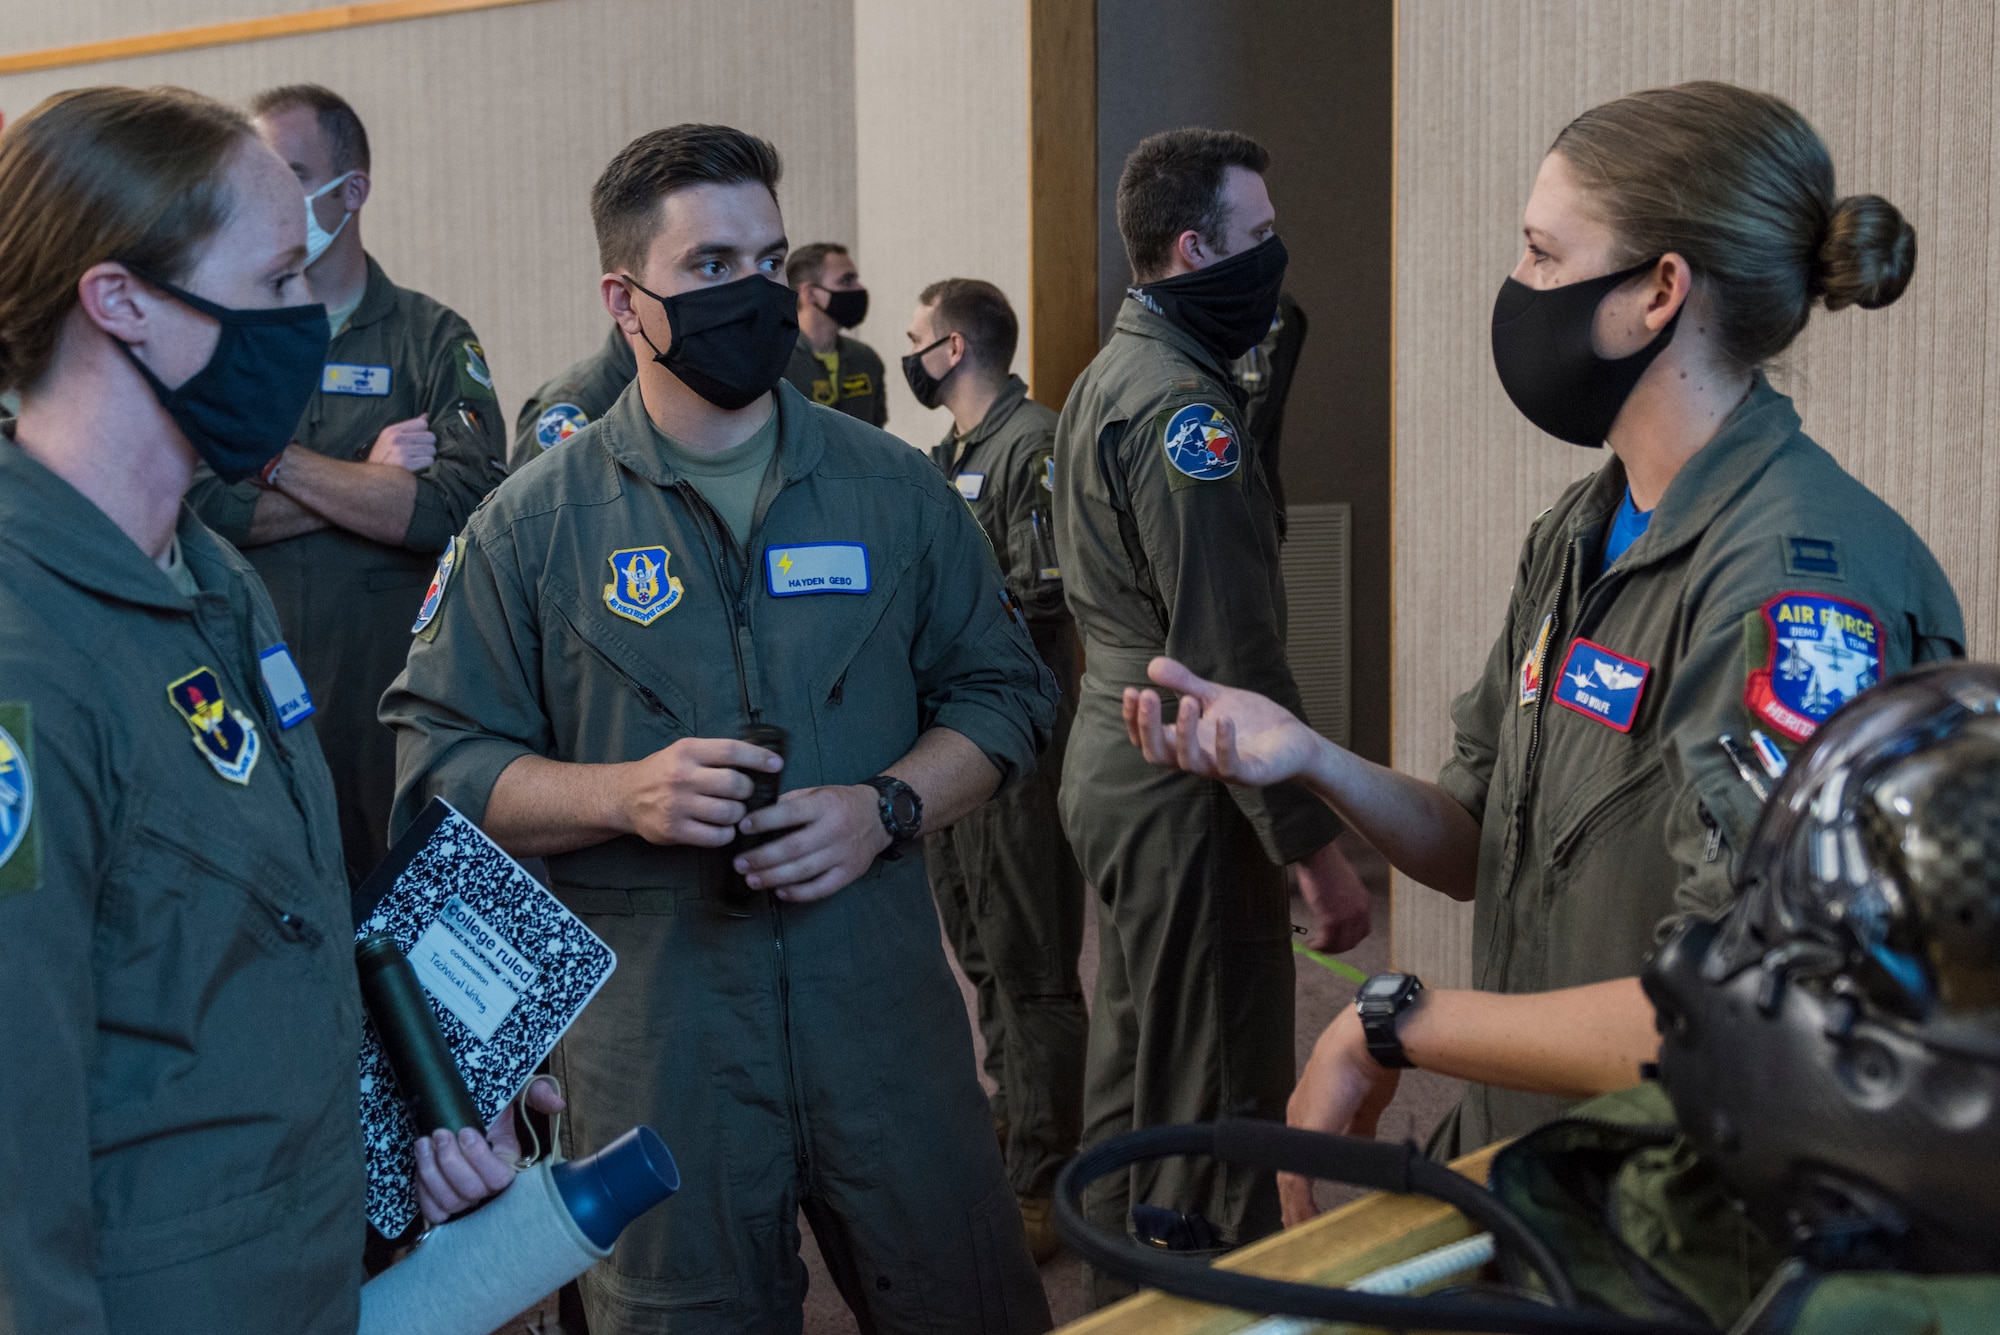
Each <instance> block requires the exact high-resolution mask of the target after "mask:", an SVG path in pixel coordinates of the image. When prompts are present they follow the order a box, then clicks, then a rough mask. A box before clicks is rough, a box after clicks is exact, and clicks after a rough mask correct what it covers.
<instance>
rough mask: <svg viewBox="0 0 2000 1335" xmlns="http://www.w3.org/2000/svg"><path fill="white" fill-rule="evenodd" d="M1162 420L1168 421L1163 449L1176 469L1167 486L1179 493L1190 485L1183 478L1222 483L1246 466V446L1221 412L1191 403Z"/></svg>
mask: <svg viewBox="0 0 2000 1335" xmlns="http://www.w3.org/2000/svg"><path fill="white" fill-rule="evenodd" d="M1161 416H1162V417H1163V418H1165V419H1166V420H1165V421H1164V422H1162V423H1161V426H1160V447H1161V448H1162V449H1163V450H1165V451H1166V455H1167V462H1168V463H1169V464H1171V465H1172V466H1173V472H1172V473H1169V474H1168V475H1167V482H1168V484H1169V485H1170V486H1172V487H1173V488H1175V489H1176V490H1178V489H1180V488H1181V487H1183V486H1186V485H1188V484H1187V483H1186V482H1183V481H1182V479H1183V478H1190V479H1193V480H1194V481H1196V482H1220V481H1222V479H1224V478H1226V477H1229V476H1231V475H1233V474H1234V473H1235V472H1236V468H1237V465H1239V464H1241V463H1242V462H1243V446H1242V444H1241V442H1239V441H1238V440H1237V439H1236V428H1235V427H1234V426H1232V425H1230V422H1229V419H1228V418H1227V417H1225V416H1223V414H1222V410H1221V409H1220V408H1212V407H1210V406H1209V405H1208V404H1206V403H1190V404H1188V405H1187V406H1186V407H1185V408H1177V409H1175V410H1174V411H1173V412H1171V413H1162V414H1161ZM1175 474H1179V476H1178V477H1176V476H1175Z"/></svg>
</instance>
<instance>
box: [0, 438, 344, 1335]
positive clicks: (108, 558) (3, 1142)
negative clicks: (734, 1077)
mask: <svg viewBox="0 0 2000 1335" xmlns="http://www.w3.org/2000/svg"><path fill="white" fill-rule="evenodd" d="M179 539H180V545H181V551H182V559H183V560H184V561H185V563H186V566H187V569H188V571H189V573H190V574H191V575H192V576H193V578H194V580H195V582H196V583H197V584H198V585H199V586H200V590H201V591H200V593H199V594H198V595H197V596H195V597H193V598H189V597H186V596H184V595H183V594H182V593H181V592H180V591H179V590H178V589H177V588H176V587H175V586H174V584H173V583H172V582H171V581H170V580H169V579H168V577H167V576H166V575H165V574H164V573H162V571H161V570H160V568H159V567H158V566H157V565H155V564H154V563H153V562H152V561H151V560H150V559H148V558H147V557H146V555H145V554H144V553H142V552H141V551H140V550H139V549H138V547H136V546H135V545H133V542H132V540H131V539H130V538H128V537H126V536H125V534H124V533H123V532H121V531H120V530H119V529H118V528H117V526H116V525H114V524H113V523H112V522H111V520H110V519H109V518H108V517H107V516H106V515H105V514H104V512H103V511H101V510H99V509H98V508H97V507H96V506H95V505H92V504H91V503H90V502H89V501H87V500H85V499H84V498H83V496H81V495H80V494H78V493H77V492H76V491H75V490H74V489H73V488H71V487H70V485H69V484H68V483H66V482H64V481H62V480H61V479H60V478H58V477H57V476H56V475H55V474H53V473H51V472H49V471H48V470H47V469H46V468H44V467H42V465H40V464H39V463H36V462H35V461H34V460H32V459H30V458H29V457H28V456H27V455H26V454H24V453H23V452H22V451H21V450H20V449H19V448H18V447H17V446H15V445H14V444H13V441H12V439H11V436H9V437H8V438H5V439H0V730H4V732H5V736H4V737H0V979H4V980H5V983H4V988H5V993H6V1001H5V1004H4V1005H0V1072H4V1074H0V1330H5V1331H10V1332H11V1331H21V1332H43V1331H47V1332H56V1331H60V1332H62V1335H101V1333H105V1332H110V1333H114V1335H115V1333H122V1332H130V1333H131V1335H138V1333H139V1332H146V1335H174V1333H175V1332H188V1333H189V1335H193V1333H194V1332H200V1335H227V1333H228V1332H242V1335H269V1332H272V1331H287V1332H293V1331H299V1332H314V1333H315V1335H321V1333H323V1335H343V1333H345V1332H351V1331H353V1329H354V1326H355V1322H356V1320H357V1319H358V1316H359V1306H358V1304H359V1293H360V1285H361V1238H362V1228H363V1220H362V1205H363V1189H364V1185H365V1180H364V1177H363V1171H362V1159H361V1132H360V1122H359V1120H358V1118H357V1116H356V1109H357V1108H358V1106H359V1101H360V1091H359V1090H358V1088H357V1086H356V1070H355V1052H356V1049H357V1047H358V1045H359V1042H360V1025H361V1006H360V995H359V992H358V989H357V987H356V984H355V979H354V959H353V954H352V950H353V940H354V930H353V923H352V921H351V919H350V918H349V916H348V904H347V880H346V877H345V876H344V874H343V873H342V870H341V854H340V830H339V827H338V824H337V822H336V820H335V818H334V802H333V789H332V785H331V783H330V782H329V780H328V778H327V772H326V765H325V763H324V762H323V761H322V760H321V758H320V748H319V743H318V741H317V740H316V739H315V738H314V736H313V730H312V729H311V728H309V727H304V726H296V725H295V726H293V727H291V728H289V729H286V728H281V727H280V726H279V724H278V720H277V718H276V715H275V710H274V706H273V702H272V700H271V698H270V695H269V694H268V692H267V689H266V687H265V684H264V680H263V678H262V675H261V672H260V668H259V655H260V654H261V653H262V652H263V651H265V650H267V649H269V648H270V647H271V646H273V645H275V644H277V643H278V642H279V640H280V639H282V638H283V636H282V633H281V632H280V631H279V629H278V619H277V616H276V615H275V614H274V613H273V611H272V609H271V603H270V600H269V599H268V598H267V597H265V595H264V589H263V586H262V585H261V584H260V583H259V582H258V580H257V577H256V575H255V573H254V572H252V570H251V569H250V566H249V564H248V563H247V562H246V561H244V560H243V558H242V557H241V556H240V555H239V554H238V553H237V552H236V551H235V550H234V549H232V548H231V547H229V546H228V545H227V544H226V543H224V542H222V541H221V540H219V539H218V538H217V537H216V536H215V535H214V534H213V533H211V532H209V530H208V529H206V528H205V527H203V526H202V524H201V523H200V521H199V520H197V519H196V518H195V517H194V516H193V515H192V514H190V513H187V512H186V511H183V512H182V515H181V519H180V524H179ZM202 669H207V670H208V672H207V674H204V675H203V676H202V677H201V678H200V679H199V681H198V683H186V682H184V681H183V679H185V678H188V677H189V676H190V675H191V674H195V673H197V672H199V671H200V670H202ZM176 683H182V685H181V687H180V690H181V698H182V702H183V705H184V706H185V707H188V708H189V709H190V710H191V715H183V713H181V712H180V710H179V708H177V707H176V705H175V703H174V701H173V698H172V697H171V696H170V695H169V687H171V686H174V685H175V684H176ZM191 689H193V690H199V691H200V693H201V698H200V700H196V699H194V698H193V696H192V695H191V694H190V690H191ZM197 724H200V725H202V726H203V727H204V728H206V729H207V731H206V732H202V731H198V730H197ZM203 736H208V737H211V738H213V739H214V740H213V741H212V745H213V746H214V748H215V749H214V750H207V749H204V748H203V747H202V746H201V745H200V744H199V739H200V738H201V737H203ZM253 746H254V748H255V749H254V752H253V751H252V750H251V748H252V747H253ZM211 757H214V759H211ZM224 766H228V767H229V768H231V769H232V770H233V771H234V772H235V773H236V774H237V776H238V779H240V780H241V781H237V780H233V779H231V778H227V777H225V776H224V774H223V772H222V768H223V767H224ZM23 817H25V820H26V824H25V827H23V825H22V824H21V821H22V819H23ZM24 829H25V833H24V832H23V831H24Z"/></svg>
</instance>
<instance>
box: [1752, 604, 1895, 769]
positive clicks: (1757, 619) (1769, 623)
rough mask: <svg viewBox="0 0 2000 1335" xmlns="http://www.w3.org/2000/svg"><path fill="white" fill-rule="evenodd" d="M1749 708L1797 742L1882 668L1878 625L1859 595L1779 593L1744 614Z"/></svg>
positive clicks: (1866, 685) (1871, 681) (1875, 677)
mask: <svg viewBox="0 0 2000 1335" xmlns="http://www.w3.org/2000/svg"><path fill="white" fill-rule="evenodd" d="M1744 642H1745V654H1746V656H1747V657H1748V659H1749V668H1750V672H1749V676H1748V678H1747V680H1746V682H1745V685H1744V688H1743V705H1744V707H1745V708H1746V709H1748V710H1749V711H1750V716H1751V718H1753V719H1756V720H1757V721H1759V722H1760V723H1762V724H1764V725H1765V726H1766V727H1769V728H1771V729H1773V730H1774V731H1776V732H1778V733H1780V734H1781V735H1783V736H1785V737H1789V738H1790V739H1791V740H1793V741H1795V742H1803V741H1805V740H1806V739H1807V738H1809V737H1811V736H1812V735H1813V733H1814V732H1816V731H1818V729H1819V725H1820V724H1821V723H1823V722H1825V720H1826V717H1827V715H1829V714H1831V713H1832V712H1833V711H1834V710H1836V709H1838V708H1840V706H1842V705H1843V704H1846V703H1847V702H1848V701H1849V700H1852V699H1853V698H1854V697H1855V696H1857V695H1859V694H1861V692H1863V691H1865V690H1867V689H1868V688H1869V687H1870V686H1873V685H1874V684H1875V683H1876V681H1877V680H1879V679H1880V677H1881V675H1882V626H1881V623H1880V622H1878V621H1876V620H1875V614H1874V613H1873V612H1871V611H1869V610H1868V609H1867V608H1866V607H1863V606H1862V605H1861V604H1860V603H1857V602H1852V601H1850V600H1849V599H1846V598H1835V597H1831V596H1829V595H1827V594H1824V593H1805V592H1796V593H1781V594H1779V595H1778V596H1777V597H1775V598H1773V599H1771V601H1769V602H1768V603H1765V604H1764V607H1763V610H1762V611H1759V612H1752V613H1751V614H1750V615H1749V616H1748V617H1747V618H1745V626H1744Z"/></svg>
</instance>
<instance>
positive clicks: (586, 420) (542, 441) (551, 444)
mask: <svg viewBox="0 0 2000 1335" xmlns="http://www.w3.org/2000/svg"><path fill="white" fill-rule="evenodd" d="M588 425H590V417H589V415H588V414H586V413H585V412H584V411H583V409H581V408H579V407H577V406H576V405H575V404H574V403H552V404H550V405H549V406H548V407H546V408H544V409H542V415H541V416H540V417H537V418H536V419H535V444H537V445H539V446H541V447H542V448H543V449H545V450H552V449H554V448H555V447H556V446H558V445H560V444H562V443H563V442H564V441H566V440H568V439H569V438H570V437H571V436H574V435H575V434H576V433H577V432H579V431H581V430H583V429H584V427H586V426H588Z"/></svg>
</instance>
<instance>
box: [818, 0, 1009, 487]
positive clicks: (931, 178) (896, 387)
mask: <svg viewBox="0 0 2000 1335" xmlns="http://www.w3.org/2000/svg"><path fill="white" fill-rule="evenodd" d="M854 123H855V149H856V152H855V168H856V169H855V178H856V184H857V193H856V199H857V201H858V204H857V216H858V219H859V224H858V229H857V230H855V231H853V232H851V233H848V234H846V235H847V236H849V237H851V239H852V241H853V244H854V247H855V251H856V263H857V264H858V265H859V266H860V269H861V277H862V280H863V281H864V282H866V283H867V285H868V289H869V294H870V295H869V314H868V319H867V321H866V322H865V323H864V324H863V325H862V326H861V327H860V328H859V329H858V330H856V331H855V332H856V334H857V335H859V337H860V338H861V339H862V340H863V341H864V342H866V343H868V344H869V345H870V346H872V347H873V348H874V349H875V350H876V351H877V352H879V353H881V354H882V360H883V362H884V364H885V365H886V367H887V369H888V373H889V430H891V431H892V432H894V433H895V434H897V435H898V436H901V437H902V438H903V439H904V440H907V441H909V442H910V443H911V444H912V445H921V446H923V447H924V448H926V449H928V448H930V447H931V446H932V445H935V444H936V443H937V442H938V440H939V439H940V438H941V437H942V436H943V435H944V433H945V432H946V431H947V430H949V429H950V427H951V414H949V413H947V412H945V411H944V410H943V409H941V408H940V409H936V410H933V411H931V412H925V411H924V410H923V409H921V408H919V407H918V406H917V401H916V400H915V399H914V398H912V397H911V396H910V388H909V386H908V385H907V384H906V383H904V380H903V374H902V368H901V367H900V365H899V364H898V359H899V358H901V357H902V355H903V354H904V353H905V352H906V351H908V350H909V340H908V339H907V338H905V337H904V331H905V330H907V329H908V328H909V320H910V311H911V308H912V307H914V306H915V304H916V300H917V294H918V293H919V292H921V291H923V289H924V288H925V287H927V286H929V285H930V284H931V283H933V282H935V281H937V280H938V279H940V278H984V279H985V280H986V281H988V282H990V283H995V284H997V285H998V286H999V288H1000V290H1001V291H1003V292H1005V293H1006V294H1007V299H1008V300H1009V301H1011V302H1012V303H1013V304H1014V311H1015V314H1016V315H1018V316H1019V317H1020V320H1021V348H1020V350H1019V352H1018V353H1017V354H1016V355H1015V358H1014V368H1015V370H1017V371H1020V372H1022V373H1023V374H1025V368H1026V367H1027V365H1028V346H1027V343H1028V339H1027V325H1028V19H1027V7H1026V4H1025V3H1024V0H951V2H950V3H949V4H939V3H937V0H854ZM792 238H793V240H794V242H798V241H805V240H816V239H820V238H815V237H807V236H806V235H805V233H803V232H801V231H799V230H798V229H796V228H794V229H793V233H792Z"/></svg>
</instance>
